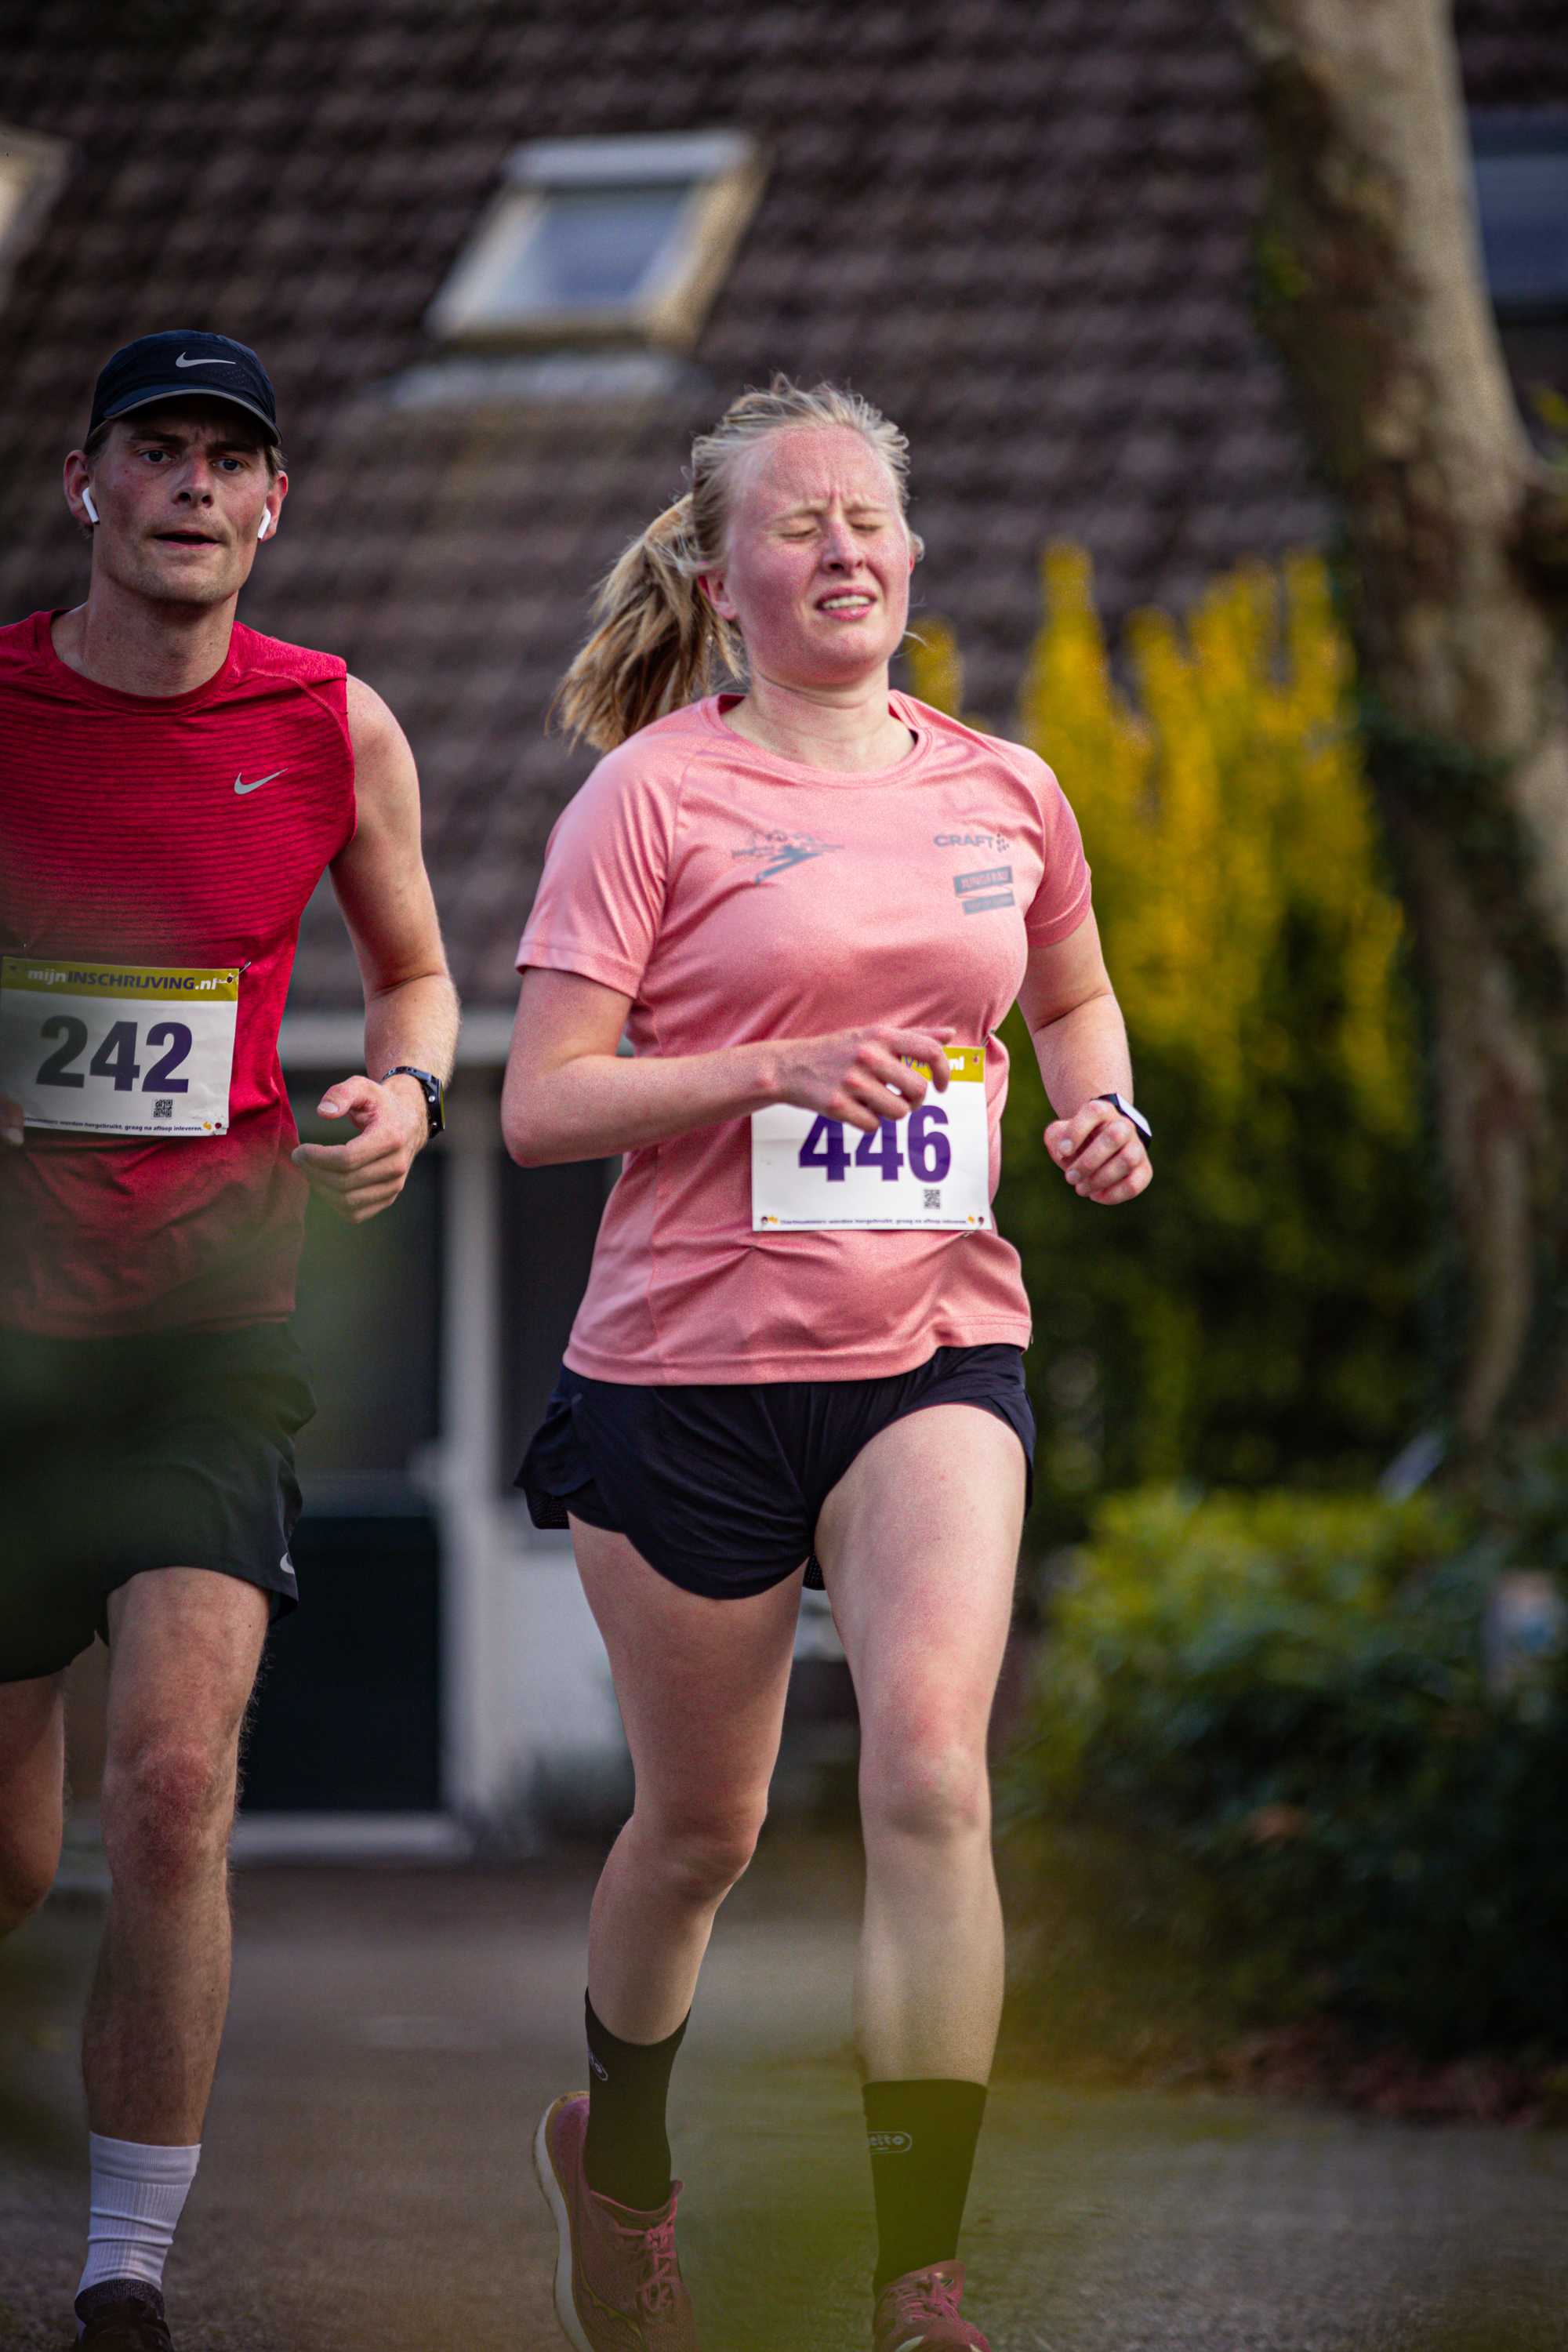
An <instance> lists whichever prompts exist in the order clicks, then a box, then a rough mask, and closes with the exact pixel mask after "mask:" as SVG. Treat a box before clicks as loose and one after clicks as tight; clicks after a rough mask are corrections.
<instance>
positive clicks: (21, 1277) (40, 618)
mask: <svg viewBox="0 0 1568 2352" xmlns="http://www.w3.org/2000/svg"><path fill="white" fill-rule="evenodd" d="M51 618H52V616H51V615H50V614H47V613H35V614H33V616H32V618H31V619H30V620H26V621H19V622H17V623H16V624H15V625H14V626H12V627H9V628H0V950H3V951H4V952H5V954H7V955H29V956H33V955H37V956H49V957H53V958H63V959H69V960H71V961H81V960H83V959H90V960H92V961H95V962H97V963H99V964H127V965H136V966H150V965H156V966H174V967H180V968H187V967H191V966H199V967H204V968H213V967H216V966H219V965H230V966H235V967H239V966H243V967H244V969H243V971H242V974H241V978H240V982H239V1004H238V1013H237V1026H236V1033H235V1058H234V1075H233V1081H232V1087H231V1091H230V1097H229V1125H228V1129H227V1132H226V1134H222V1135H213V1136H191V1137H184V1136H181V1137H171V1138H170V1139H168V1140H167V1141H163V1140H162V1139H158V1140H142V1139H135V1140H131V1141H111V1140H103V1139H89V1138H87V1137H75V1136H71V1135H68V1134H66V1133H62V1132H58V1131H56V1132H51V1133H44V1132H42V1131H40V1130H39V1129H29V1130H28V1133H27V1139H26V1143H25V1145H24V1146H23V1147H22V1149H21V1150H16V1149H14V1148H13V1147H11V1146H8V1145H5V1144H0V1324H9V1325H11V1326H13V1327H16V1328H22V1329H25V1330H29V1331H40V1332H48V1333H55V1334H58V1335H61V1336H64V1337H76V1336H80V1337H90V1336H93V1335H96V1334H100V1333H116V1332H129V1331H147V1330H161V1329H168V1328H175V1327H182V1326H194V1327H197V1328H204V1329H208V1330H212V1329H224V1328H231V1327H233V1326H236V1325H239V1324H245V1323H257V1322H270V1321H277V1320H280V1319H281V1318H283V1317H285V1316H287V1315H288V1314H289V1313H290V1312H291V1311H292V1309H293V1305H294V1276H295V1269H296V1266H297V1265H298V1261H299V1255H300V1238H301V1235H302V1233H303V1230H304V1213H305V1197H306V1185H305V1181H304V1179H303V1177H302V1176H301V1175H300V1172H299V1171H298V1170H297V1169H296V1168H295V1167H294V1166H293V1164H292V1162H291V1160H290V1159H289V1153H290V1151H291V1150H292V1149H293V1147H294V1145H295V1144H296V1142H297V1141H298V1140H299V1137H298V1131H297V1129H296V1128H295V1125H294V1120H293V1117H292V1114H291V1113H290V1111H289V1097H288V1095H287V1094H286V1092H285V1090H284V1086H283V1074H282V1071H281V1069H280V1067H279V1061H278V1029H279V1022H280V1021H281V1019H282V1015H283V1004H284V999H285V997H286V996H287V994H288V990H289V971H290V970H291V968H292V965H293V961H294V950H295V946H296V943H297V940H298V937H299V929H300V915H301V914H302V913H303V911H304V907H305V902H306V900H307V899H308V898H310V893H311V891H312V890H313V889H314V888H315V887H316V884H317V882H318V881H319V880H320V879H321V874H322V871H323V869H324V868H325V867H326V866H327V865H328V864H329V863H330V862H331V859H332V858H334V857H335V856H337V854H338V852H339V850H341V849H342V847H343V846H344V845H345V843H347V842H348V841H349V840H350V839H352V837H353V829H354V794H353V751H352V749H351V747H350V743H349V731H348V689H347V686H346V683H345V679H346V672H345V668H344V665H343V664H342V662H341V661H339V660H338V659H336V658H335V656H331V655H329V654H317V653H307V652H305V651H304V650H303V649H302V648H301V647H300V646H286V645H280V644H279V643H278V642H277V641H276V640H275V639H274V638H271V637H263V636H258V635H257V634H256V632H255V631H254V630H253V629H247V628H242V627H239V626H238V625H237V626H236V628H235V632H234V638H233V642H232V644H231V646H230V648H229V654H228V658H227V660H226V662H225V664H224V666H223V667H222V669H220V670H219V671H218V673H217V675H216V677H212V678H209V679H208V681H207V683H206V684H205V686H201V687H198V688H196V689H195V693H193V694H181V695H174V696H170V697H168V698H163V697H157V698H153V697H147V696H142V695H134V694H120V693H117V692H115V691H114V690H113V689H112V688H109V687H104V686H97V685H94V684H93V682H92V681H91V680H90V679H89V678H85V677H79V676H78V674H77V672H76V671H75V670H72V669H69V668H68V667H67V666H66V664H65V663H64V662H62V661H61V660H60V658H59V656H58V655H57V654H56V652H55V650H54V646H53V644H52V641H51V636H50V622H51Z"/></svg>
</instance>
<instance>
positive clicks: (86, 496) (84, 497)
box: [81, 490, 98, 522]
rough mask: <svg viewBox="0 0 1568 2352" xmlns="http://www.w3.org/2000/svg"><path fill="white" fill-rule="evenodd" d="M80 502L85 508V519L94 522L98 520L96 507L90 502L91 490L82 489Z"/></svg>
mask: <svg viewBox="0 0 1568 2352" xmlns="http://www.w3.org/2000/svg"><path fill="white" fill-rule="evenodd" d="M81 502H82V504H83V506H84V507H85V508H86V509H87V519H88V520H89V522H96V521H97V520H98V509H97V508H96V507H95V506H94V505H93V503H92V492H91V491H90V490H83V492H82V494H81Z"/></svg>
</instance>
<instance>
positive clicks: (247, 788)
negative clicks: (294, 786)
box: [234, 768, 289, 793]
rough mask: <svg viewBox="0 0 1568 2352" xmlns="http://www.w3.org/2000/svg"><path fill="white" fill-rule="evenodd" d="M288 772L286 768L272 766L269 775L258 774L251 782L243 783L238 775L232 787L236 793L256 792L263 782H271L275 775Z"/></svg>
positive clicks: (282, 774)
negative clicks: (254, 780)
mask: <svg viewBox="0 0 1568 2352" xmlns="http://www.w3.org/2000/svg"><path fill="white" fill-rule="evenodd" d="M288 772H289V771H288V769H287V768H274V769H273V771H272V774H271V775H270V776H258V777H257V779H256V782H254V783H253V784H243V783H241V782H240V780H239V778H238V776H236V778H235V780H234V789H235V791H236V792H237V793H258V792H259V791H260V790H261V787H262V785H263V784H269V783H271V782H273V781H274V780H275V779H276V778H277V777H279V776H286V775H287V774H288Z"/></svg>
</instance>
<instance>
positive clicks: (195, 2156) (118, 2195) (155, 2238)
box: [77, 2132, 202, 2294]
mask: <svg viewBox="0 0 1568 2352" xmlns="http://www.w3.org/2000/svg"><path fill="white" fill-rule="evenodd" d="M87 2144H88V2153H89V2159H90V2162H91V2166H92V2209H91V2211H90V2213H89V2218H88V2225H87V2268H86V2270H84V2271H83V2273H82V2274H81V2284H80V2286H79V2287H78V2289H77V2293H78V2294H83V2293H84V2292H85V2291H86V2289H87V2288H89V2286H101V2285H102V2284H103V2282H104V2280H105V2279H142V2280H144V2281H145V2282H146V2284H148V2285H149V2286H154V2287H159V2288H162V2286H163V2264H164V2262H165V2261H166V2260H167V2257H168V2252H169V2248H170V2247H171V2246H172V2245H173V2244H174V2224H175V2222H176V2221H178V2220H179V2218H180V2210H181V2208H182V2207H183V2206H184V2201H185V2199H186V2196H187V2195H188V2194H189V2191H190V2186H191V2183H192V2181H193V2180H194V2179H195V2177H196V2165H197V2163H198V2161H199V2160H200V2158H201V2152H202V2150H201V2142H200V2141H199V2140H198V2141H197V2143H196V2145H195V2147H145V2146H143V2145H142V2142H141V2141H140V2140H134V2139H105V2138H104V2137H103V2136H102V2135H101V2133H100V2132H89V2134H88V2136H87Z"/></svg>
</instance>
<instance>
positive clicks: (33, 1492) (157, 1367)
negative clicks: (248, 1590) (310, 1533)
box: [0, 1323, 315, 1682]
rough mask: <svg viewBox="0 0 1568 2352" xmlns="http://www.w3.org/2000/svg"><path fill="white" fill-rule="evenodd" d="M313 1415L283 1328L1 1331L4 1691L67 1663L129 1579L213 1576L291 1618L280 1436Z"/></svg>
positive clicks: (291, 1511) (284, 1438) (299, 1361)
mask: <svg viewBox="0 0 1568 2352" xmlns="http://www.w3.org/2000/svg"><path fill="white" fill-rule="evenodd" d="M314 1411H315V1399H314V1397H313V1396H312V1395H311V1393H310V1380H309V1377H308V1376H307V1373H306V1370H305V1362H304V1359H303V1357H302V1356H301V1355H300V1350H299V1348H298V1346H297V1345H296V1343H295V1340H294V1337H293V1334H292V1333H291V1332H290V1331H289V1328H288V1327H287V1325H285V1324H282V1323H255V1324H251V1325H249V1326H247V1328H244V1329H242V1330H236V1331H191V1330H182V1331H151V1332H138V1333H136V1334H134V1335H132V1336H131V1337H129V1338H124V1339H43V1338H39V1337H38V1336H37V1335H36V1334H35V1333H33V1332H29V1331H16V1330H10V1329H0V1492H3V1493H4V1496H5V1505H4V1507H3V1508H0V1682H21V1681H25V1680H28V1679H30V1678H31V1677H32V1676H34V1675H51V1674H56V1673H58V1671H59V1669H60V1668H61V1667H62V1666H67V1665H68V1664H70V1662H71V1660H72V1659H73V1658H74V1657H76V1656H77V1655H78V1654H79V1652H80V1651H82V1650H85V1649H86V1648H87V1646H88V1644H89V1642H90V1641H91V1640H92V1637H93V1635H94V1633H105V1632H106V1609H105V1603H106V1601H107V1598H108V1595H109V1594H110V1592H112V1591H114V1590H115V1588H116V1587H117V1586H119V1585H121V1584H124V1583H126V1582H127V1581H128V1580H130V1578H132V1577H133V1576H136V1575H139V1574H140V1573H141V1571H142V1570H143V1569H149V1568H208V1569H215V1570H217V1571H218V1572H219V1573H220V1574H221V1575H224V1576H237V1577H239V1578H240V1579H241V1580H243V1581H244V1582H246V1583H247V1584H258V1585H259V1586H260V1587H261V1588H262V1590H263V1591H266V1592H268V1593H270V1595H271V1596H272V1612H273V1615H274V1616H275V1617H277V1616H281V1615H282V1614H283V1613H284V1612H286V1611H288V1610H290V1609H292V1608H293V1607H294V1605H295V1601H296V1600H297V1598H298V1593H297V1589H296V1586H295V1582H294V1570H293V1565H292V1563H291V1561H290V1559H289V1538H290V1536H291V1535H292V1533H293V1530H294V1522H295V1520H296V1518H297V1517H299V1514H300V1488H299V1485H298V1482H297V1480H296V1478H295V1475H294V1433H295V1432H296V1430H298V1429H300V1427H301V1426H302V1425H303V1424H304V1423H306V1422H307V1421H309V1420H310V1415H311V1414H312V1412H314Z"/></svg>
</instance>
